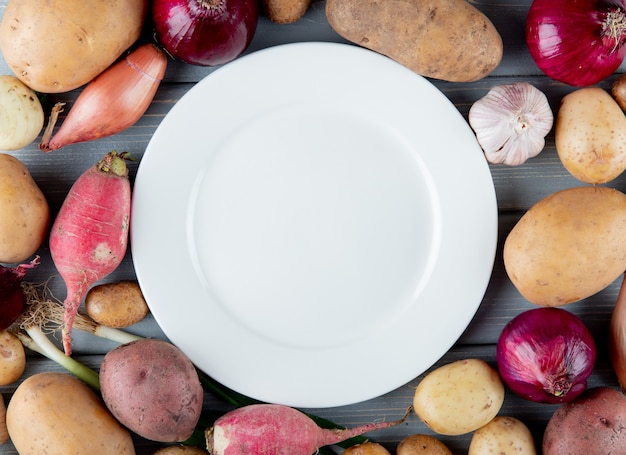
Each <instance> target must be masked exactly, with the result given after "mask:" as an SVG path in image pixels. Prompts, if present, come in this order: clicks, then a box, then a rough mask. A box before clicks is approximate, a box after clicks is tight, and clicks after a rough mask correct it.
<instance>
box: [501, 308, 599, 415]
mask: <svg viewBox="0 0 626 455" xmlns="http://www.w3.org/2000/svg"><path fill="white" fill-rule="evenodd" d="M595 359H596V347H595V342H594V340H593V337H592V335H591V333H590V332H589V330H588V329H587V327H586V326H585V325H584V324H583V322H582V321H581V320H580V318H578V316H576V315H574V314H572V313H570V312H569V311H566V310H564V309H561V308H554V307H541V308H535V309H532V310H527V311H525V312H523V313H520V314H519V315H518V316H516V317H515V318H513V319H512V320H511V321H509V323H508V324H507V325H506V326H505V327H504V329H503V331H502V333H501V334H500V338H499V339H498V343H497V345H496V360H497V363H498V370H499V372H500V376H501V377H502V380H503V381H504V382H505V383H506V384H507V386H509V388H510V389H511V390H512V391H513V392H514V393H515V394H516V395H518V396H520V397H522V398H525V399H527V400H529V401H534V402H537V403H550V404H558V403H566V402H569V401H571V400H573V399H574V398H576V397H577V396H578V395H580V394H581V393H582V392H584V391H585V389H586V388H587V378H588V377H589V375H590V374H591V371H592V370H593V366H594V363H595Z"/></svg>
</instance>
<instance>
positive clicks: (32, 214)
mask: <svg viewBox="0 0 626 455" xmlns="http://www.w3.org/2000/svg"><path fill="white" fill-rule="evenodd" d="M49 223H50V208H49V206H48V201H46V198H45V196H44V194H43V192H42V191H41V189H40V188H39V186H37V183H36V182H35V181H34V180H33V178H32V176H31V175H30V172H29V171H28V169H27V168H26V166H25V165H24V164H23V163H22V162H21V161H20V160H19V159H17V158H15V157H14V156H12V155H8V154H5V153H0V262H6V263H18V262H22V261H25V260H26V259H28V258H29V257H30V256H32V255H33V254H34V253H35V252H36V251H37V249H38V248H39V247H40V246H41V244H42V243H43V241H44V239H45V237H46V233H47V232H48V225H49Z"/></svg>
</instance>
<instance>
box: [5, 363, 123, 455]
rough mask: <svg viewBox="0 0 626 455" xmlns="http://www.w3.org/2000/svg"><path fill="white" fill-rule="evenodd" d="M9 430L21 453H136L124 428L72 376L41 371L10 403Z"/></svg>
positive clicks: (27, 380)
mask: <svg viewBox="0 0 626 455" xmlns="http://www.w3.org/2000/svg"><path fill="white" fill-rule="evenodd" d="M6 422H7V429H8V431H9V436H10V437H11V441H12V442H13V445H14V446H15V448H16V449H17V451H18V452H19V454H20V455H42V454H46V455H68V454H81V455H82V454H84V455H91V454H98V455H126V454H127V455H134V454H135V448H134V445H133V440H132V437H131V435H130V433H129V432H128V430H127V429H126V428H124V427H123V426H122V425H120V424H119V422H118V421H117V420H115V419H114V418H113V416H112V415H111V414H110V413H109V411H108V410H107V408H106V407H105V406H104V404H103V403H102V400H101V399H100V398H99V397H98V396H97V395H96V394H95V393H94V392H93V390H91V389H90V388H89V387H88V386H86V385H85V384H84V383H83V382H81V381H80V380H78V379H76V378H75V377H74V376H72V375H69V374H65V373H54V372H44V373H37V374H35V375H33V376H30V377H29V378H27V379H26V380H25V381H24V382H22V383H21V384H20V385H19V386H18V388H17V389H16V390H15V393H14V394H13V396H12V397H11V399H10V401H9V405H8V406H7V415H6Z"/></svg>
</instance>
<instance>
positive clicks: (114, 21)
mask: <svg viewBox="0 0 626 455" xmlns="http://www.w3.org/2000/svg"><path fill="white" fill-rule="evenodd" d="M146 12H147V0H56V1H54V2H50V1H48V0H10V1H9V3H8V4H7V6H6V9H5V10H4V16H3V17H2V22H0V51H2V54H3V56H4V59H5V60H6V62H7V64H8V65H9V67H10V68H11V69H12V70H13V72H14V73H15V75H16V76H17V77H18V78H19V79H20V80H21V81H22V82H24V83H25V84H26V85H28V86H29V87H30V88H32V89H33V90H35V91H38V92H42V93H60V92H67V91H70V90H73V89H75V88H78V87H80V86H82V85H84V84H86V83H87V82H89V81H91V80H92V79H93V78H94V77H96V76H97V75H98V74H100V73H101V72H102V71H104V70H105V69H106V68H107V67H108V66H109V65H111V64H112V63H113V62H114V61H115V60H116V59H117V58H118V57H119V56H120V55H122V53H123V52H124V51H125V50H127V49H128V48H129V47H130V46H131V45H132V44H133V43H134V42H135V41H137V39H138V38H139V36H140V34H141V30H142V27H143V23H144V19H145V17H146Z"/></svg>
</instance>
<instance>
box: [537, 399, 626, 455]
mask: <svg viewBox="0 0 626 455" xmlns="http://www.w3.org/2000/svg"><path fill="white" fill-rule="evenodd" d="M624 428H626V397H625V396H624V394H623V393H621V392H619V391H617V390H614V389H611V388H608V387H595V388H591V389H587V390H586V391H585V392H583V394H582V395H579V396H578V397H577V398H575V399H574V400H573V401H570V402H569V403H565V404H564V405H562V406H561V407H560V408H558V409H557V410H556V411H555V412H554V414H552V417H551V418H550V420H549V421H548V425H547V426H546V428H545V431H544V434H543V442H542V451H543V455H562V454H567V455H590V454H621V453H624V448H625V447H626V431H624Z"/></svg>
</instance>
